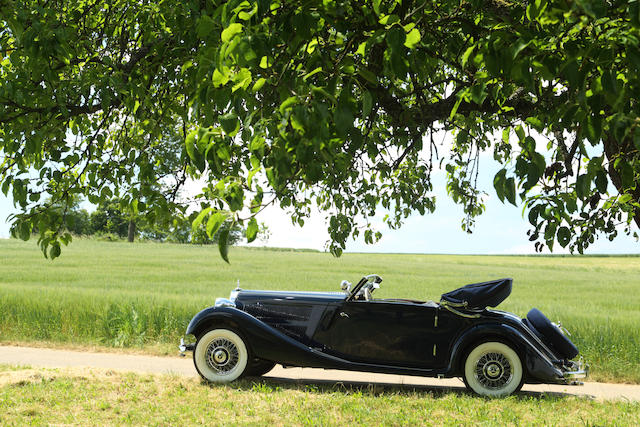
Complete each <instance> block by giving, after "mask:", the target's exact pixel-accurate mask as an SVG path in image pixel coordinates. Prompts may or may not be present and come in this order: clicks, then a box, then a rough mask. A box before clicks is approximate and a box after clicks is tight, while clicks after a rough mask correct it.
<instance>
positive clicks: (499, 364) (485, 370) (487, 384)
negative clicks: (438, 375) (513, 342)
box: [463, 342, 523, 397]
mask: <svg viewBox="0 0 640 427" xmlns="http://www.w3.org/2000/svg"><path fill="white" fill-rule="evenodd" d="M463 379H464V383H465V385H466V386H467V387H468V388H470V389H471V390H473V391H474V392H476V393H477V394H479V395H481V396H487V397H503V396H508V395H510V394H511V393H513V392H515V391H517V390H519V389H520V387H522V380H523V375H522V362H521V361H520V357H519V356H518V354H517V353H516V352H515V351H514V350H513V349H512V348H511V347H509V346H508V345H507V344H504V343H501V342H485V343H482V344H480V345H478V346H476V347H475V348H474V349H473V350H471V352H470V353H469V354H468V356H467V358H466V359H465V363H464V378H463Z"/></svg>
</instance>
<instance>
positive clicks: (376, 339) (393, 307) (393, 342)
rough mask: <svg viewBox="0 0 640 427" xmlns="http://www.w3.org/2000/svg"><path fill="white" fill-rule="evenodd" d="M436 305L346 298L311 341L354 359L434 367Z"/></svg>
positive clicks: (436, 347)
mask: <svg viewBox="0 0 640 427" xmlns="http://www.w3.org/2000/svg"><path fill="white" fill-rule="evenodd" d="M436 307H437V306H435V305H433V304H416V303H411V302H404V301H402V302H400V301H385V300H373V301H346V302H344V303H342V304H339V305H337V306H336V307H335V309H334V310H331V311H330V312H329V313H330V314H329V316H328V318H326V319H323V322H321V324H320V326H319V328H318V329H317V331H316V333H315V335H314V340H315V341H316V342H319V343H321V344H322V345H323V346H324V347H325V351H327V352H329V353H333V354H335V355H336V356H339V357H342V358H345V359H347V360H350V361H354V362H365V363H376V364H388V365H403V366H417V367H429V368H430V367H433V364H434V361H435V360H436V355H437V351H438V340H441V339H442V337H441V336H440V334H436V333H434V332H435V327H436V323H435V322H436V314H437V308H436Z"/></svg>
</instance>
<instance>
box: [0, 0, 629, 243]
mask: <svg viewBox="0 0 640 427" xmlns="http://www.w3.org/2000/svg"><path fill="white" fill-rule="evenodd" d="M0 22H1V23H2V25H1V26H0V52H1V53H2V60H1V63H0V123H1V124H2V127H1V128H0V149H1V150H2V154H3V156H4V160H3V162H2V164H1V166H0V173H1V178H2V190H3V191H4V192H5V193H7V192H9V191H11V192H12V195H13V198H14V201H15V203H17V205H18V206H19V207H20V208H21V209H22V211H21V213H19V214H17V215H15V216H14V217H13V226H14V230H15V233H16V234H17V235H20V236H23V237H26V236H28V235H29V234H30V230H31V229H32V228H33V226H34V225H35V226H37V228H38V230H39V231H40V233H41V237H40V241H41V245H42V246H43V250H46V249H47V247H48V246H50V245H58V246H57V247H58V248H59V244H58V243H57V242H58V241H59V240H62V241H63V242H64V241H65V239H67V238H66V237H65V235H64V234H63V233H60V224H61V223H62V222H61V218H60V215H61V214H59V211H57V210H56V211H54V210H51V209H49V208H48V205H47V204H46V203H44V202H41V201H40V200H41V199H40V195H41V194H43V193H46V194H48V195H49V196H50V197H51V200H57V201H60V200H61V201H64V200H67V199H69V198H71V197H72V196H74V195H78V194H81V195H86V196H88V197H89V200H91V201H93V202H94V203H97V202H99V201H100V200H104V199H107V198H110V197H112V196H113V195H116V196H119V197H121V198H123V199H124V200H126V201H127V202H128V203H129V204H130V205H131V207H132V210H133V211H136V212H141V213H144V214H145V215H147V216H148V217H149V218H150V220H152V221H163V220H164V219H163V218H170V217H171V215H173V214H174V213H175V212H177V211H180V210H181V209H182V210H184V206H185V204H186V203H187V201H186V200H184V199H182V198H180V197H179V189H180V187H181V186H182V185H184V183H185V181H186V180H187V179H188V178H202V179H204V180H205V182H206V184H205V186H204V188H203V191H202V194H201V195H200V196H199V198H198V199H197V201H199V202H200V208H201V211H202V213H201V214H200V215H198V217H197V218H196V220H195V222H196V223H197V224H196V225H198V226H199V225H200V224H203V223H206V226H207V231H208V232H209V233H210V234H214V233H215V232H216V231H217V230H218V228H219V226H220V225H221V224H223V223H224V221H227V220H228V219H229V218H231V220H232V221H236V222H244V223H246V224H247V237H248V238H249V240H251V239H252V238H254V237H255V233H254V232H253V230H257V222H256V220H255V217H254V216H255V214H257V213H258V212H259V211H260V210H261V209H262V208H263V207H264V206H266V205H268V204H271V203H274V202H277V203H279V204H280V205H281V206H282V207H284V208H286V209H289V211H290V214H291V218H292V220H293V221H294V222H297V223H300V224H302V223H303V222H304V219H305V218H306V217H307V216H308V215H309V213H310V211H311V209H312V206H314V205H317V206H318V207H319V208H320V209H321V210H323V211H324V212H326V213H327V215H328V217H329V235H330V238H331V241H330V249H331V251H332V252H333V253H334V254H340V253H341V251H342V249H344V247H345V242H346V240H347V239H348V238H349V237H351V236H354V237H355V236H357V235H359V234H360V233H363V234H364V238H365V240H366V241H367V242H373V241H375V240H376V239H377V238H379V235H380V234H379V232H378V231H377V230H373V229H372V228H371V227H370V225H369V221H368V219H369V218H371V216H373V215H374V214H375V213H376V212H377V211H379V210H380V208H381V207H383V208H384V209H385V210H387V211H388V212H389V215H387V217H386V222H387V224H388V225H389V226H390V227H397V226H399V225H400V224H401V222H402V220H403V219H404V218H406V217H407V215H409V214H410V213H411V212H414V211H418V212H420V213H421V214H423V213H426V212H429V211H433V210H434V209H435V199H434V198H433V196H432V193H431V190H432V184H431V172H432V170H433V169H434V168H435V167H439V166H440V165H442V167H444V168H446V171H447V173H448V185H447V190H448V192H449V194H450V196H451V197H452V198H453V200H454V201H456V202H457V203H459V204H460V205H462V207H463V209H464V212H465V218H464V220H463V228H465V229H467V230H470V229H471V227H472V226H473V220H474V217H476V216H477V215H479V214H481V213H482V211H483V210H484V206H483V200H482V196H483V189H480V188H478V186H477V175H478V169H479V167H480V165H479V155H480V153H482V152H491V153H493V156H494V158H495V159H496V160H497V161H498V162H500V163H501V164H503V165H504V168H503V169H502V170H500V171H499V172H498V173H497V174H496V175H495V179H494V187H495V191H496V193H497V195H498V197H499V198H500V199H501V200H503V201H508V202H510V203H513V204H522V205H523V206H524V208H525V211H526V212H527V213H528V219H529V221H530V223H531V225H532V230H531V232H530V235H531V240H532V241H536V248H537V249H539V250H541V249H542V247H543V245H547V246H548V247H549V248H550V249H552V248H553V245H554V242H556V241H557V242H558V243H559V244H560V245H561V246H567V245H569V247H570V248H571V249H572V250H573V249H575V250H578V251H580V252H582V251H583V250H584V249H585V248H586V247H587V246H588V245H589V244H590V243H592V242H593V241H594V239H595V238H596V237H597V234H598V233H604V234H605V235H606V236H608V237H609V238H614V237H615V236H616V235H617V233H618V227H619V225H620V224H622V225H623V226H624V227H626V231H627V232H632V231H633V230H632V226H633V222H634V221H635V224H636V225H640V205H639V204H638V201H639V200H640V188H639V187H638V186H637V180H638V179H637V178H638V174H639V173H640V164H639V156H638V150H639V149H640V129H639V128H638V123H639V121H638V111H639V106H638V94H639V93H640V92H639V89H640V77H639V76H640V73H639V71H640V50H639V37H640V7H639V3H638V1H630V2H627V1H625V2H622V1H615V0H614V1H609V2H603V1H597V0H593V1H592V0H579V1H571V2H569V1H545V0H531V1H528V2H514V1H507V0H489V1H480V0H471V1H444V0H438V1H426V0H425V1H420V0H415V1H410V0H404V1H381V0H370V1H338V0H322V1H320V0H307V1H304V2H303V1H295V0H292V1H277V0H271V1H267V0H257V1H250V0H231V1H224V2H223V1H214V0H197V1H196V0H181V1H176V0H158V1H153V2H151V1H139V2H131V1H128V0H110V1H107V0H74V1H68V0H59V1H50V2H33V1H26V0H13V1H6V2H4V3H3V6H1V9H0ZM438 132H447V133H449V134H451V135H452V136H453V138H454V142H453V146H452V148H451V150H450V152H447V153H438V152H437V150H438V144H437V143H436V141H435V136H436V134H437V133H438ZM180 133H181V138H180V141H181V142H182V141H184V144H182V143H181V144H179V146H178V145H176V144H173V145H171V144H167V140H171V138H168V137H167V135H174V136H175V135H179V134H180ZM534 137H535V138H534ZM536 138H537V140H538V143H536ZM173 140H174V142H175V138H173ZM542 140H544V141H545V142H546V143H547V145H546V149H545V148H544V144H540V143H539V142H540V141H542ZM166 159H168V160H166ZM159 183H162V184H163V185H158V184H159ZM57 212H58V213H57ZM221 240H224V239H221ZM221 250H223V252H224V250H225V248H224V244H222V245H221ZM57 253H59V250H56V254H57Z"/></svg>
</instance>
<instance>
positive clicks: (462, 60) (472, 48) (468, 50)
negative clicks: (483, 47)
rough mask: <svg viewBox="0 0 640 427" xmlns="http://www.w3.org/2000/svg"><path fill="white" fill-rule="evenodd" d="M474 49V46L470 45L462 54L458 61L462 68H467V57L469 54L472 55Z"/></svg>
mask: <svg viewBox="0 0 640 427" xmlns="http://www.w3.org/2000/svg"><path fill="white" fill-rule="evenodd" d="M475 48H476V45H471V46H469V47H468V48H467V50H465V51H464V53H463V54H462V59H461V61H460V63H461V65H462V68H464V67H466V66H467V62H469V57H470V56H471V54H472V53H473V51H474V50H475Z"/></svg>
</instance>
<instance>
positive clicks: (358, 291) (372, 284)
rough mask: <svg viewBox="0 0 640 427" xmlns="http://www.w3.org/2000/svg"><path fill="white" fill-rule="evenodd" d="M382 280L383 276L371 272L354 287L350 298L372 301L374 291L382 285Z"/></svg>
mask: <svg viewBox="0 0 640 427" xmlns="http://www.w3.org/2000/svg"><path fill="white" fill-rule="evenodd" d="M381 282H382V278H381V277H380V276H378V275H377V274H370V275H369V276H365V277H363V278H362V279H361V280H360V282H358V284H357V285H356V286H355V288H354V289H353V291H352V293H351V296H350V299H352V300H359V299H364V300H365V301H371V300H372V299H373V296H372V294H373V292H374V291H375V290H376V289H378V288H379V287H380V283H381Z"/></svg>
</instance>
